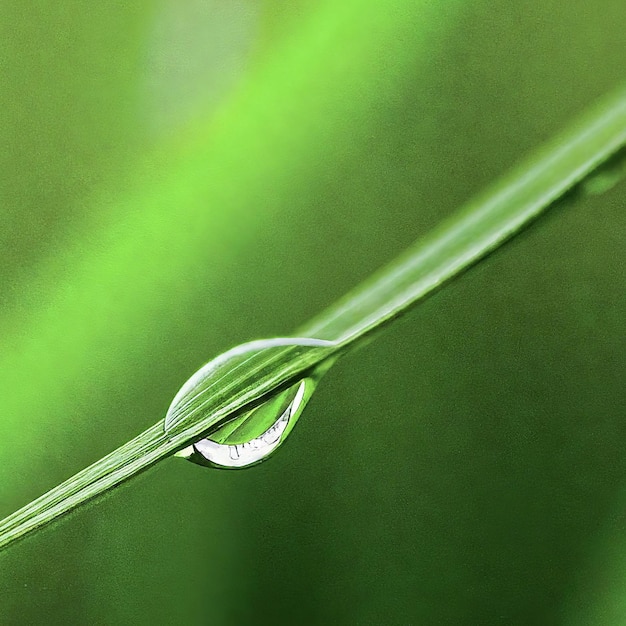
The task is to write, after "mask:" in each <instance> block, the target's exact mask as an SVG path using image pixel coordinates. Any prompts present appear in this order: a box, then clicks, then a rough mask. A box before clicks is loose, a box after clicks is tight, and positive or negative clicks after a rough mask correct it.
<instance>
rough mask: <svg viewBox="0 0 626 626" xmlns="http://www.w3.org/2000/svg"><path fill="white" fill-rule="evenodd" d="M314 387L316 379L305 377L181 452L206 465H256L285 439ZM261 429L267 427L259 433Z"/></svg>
mask: <svg viewBox="0 0 626 626" xmlns="http://www.w3.org/2000/svg"><path fill="white" fill-rule="evenodd" d="M315 386H316V381H315V380H313V379H312V378H305V379H303V380H301V381H300V382H298V383H297V384H295V385H293V386H291V387H289V389H287V390H286V391H283V392H282V393H279V394H278V395H276V396H274V397H273V398H272V399H271V400H268V401H267V402H266V403H265V404H262V405H261V406H258V407H256V408H254V409H252V410H251V411H248V412H246V413H244V414H243V415H241V416H239V417H238V418H237V419H235V420H233V421H232V422H228V423H227V424H225V425H224V426H222V427H221V428H220V429H218V430H217V431H215V432H213V433H211V435H210V436H209V437H207V438H205V439H201V440H200V441H198V442H196V443H194V444H193V445H191V446H189V447H187V448H185V449H184V450H182V451H181V452H179V453H178V454H179V455H180V456H183V457H184V458H186V459H188V460H189V461H192V462H194V463H198V464H199V465H205V466H207V467H218V468H226V469H235V468H243V467H250V466H251V465H256V464H257V463H260V462H261V461H263V460H265V459H266V458H267V457H268V456H269V455H270V454H272V453H273V452H274V451H275V450H276V449H277V448H278V447H279V446H280V445H281V444H282V443H283V442H284V441H285V439H286V438H287V436H288V435H289V433H290V432H291V430H292V429H293V427H294V426H295V424H296V421H297V420H298V418H299V417H300V414H301V413H302V411H303V409H304V407H305V405H306V403H307V401H308V399H309V397H310V396H311V394H312V393H313V391H314V390H315ZM277 416H278V417H277ZM268 424H269V426H268ZM261 428H264V429H265V430H263V431H262V432H260V433H258V434H257V432H258V430H259V429H261Z"/></svg>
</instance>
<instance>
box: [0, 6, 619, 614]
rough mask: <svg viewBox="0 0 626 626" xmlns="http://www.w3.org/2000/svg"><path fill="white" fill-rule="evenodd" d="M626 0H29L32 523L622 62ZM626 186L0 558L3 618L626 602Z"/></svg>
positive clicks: (21, 218)
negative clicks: (219, 439) (230, 359)
mask: <svg viewBox="0 0 626 626" xmlns="http://www.w3.org/2000/svg"><path fill="white" fill-rule="evenodd" d="M625 18H626V7H624V3H623V2H622V1H621V0H620V1H618V0H611V1H603V2H600V3H594V4H593V5H592V6H590V5H589V3H586V2H582V0H574V1H572V2H568V3H562V2H557V1H556V0H550V1H548V2H539V1H537V0H533V1H531V2H529V3H518V4H514V3H498V2H494V1H492V0H479V1H478V2H474V3H462V2H458V1H452V0H446V1H443V0H442V1H441V2H437V3H433V2H428V1H426V0H423V1H418V2H415V1H409V0H391V1H390V2H386V3H378V2H373V1H369V0H367V1H365V2H363V1H361V2H356V0H340V1H331V0H325V1H321V0H318V1H316V2H313V1H310V0H309V1H304V0H300V1H298V2H284V1H282V0H281V1H276V0H265V1H264V2H253V1H251V0H231V1H230V2H226V0H211V1H207V2H200V1H198V0H177V1H174V0H162V1H158V2H157V1H154V0H151V1H149V0H142V2H134V3H121V2H110V3H108V2H105V3H80V2H76V1H70V2H61V3H44V2H36V3H23V2H18V1H17V0H7V1H5V2H3V3H2V7H0V55H1V57H0V58H1V63H0V68H1V69H0V71H1V74H0V75H1V77H2V82H1V83H0V84H1V85H2V88H1V90H0V141H1V145H2V151H1V153H0V154H1V160H0V163H1V170H0V246H1V248H0V250H1V255H0V259H1V264H0V280H1V281H2V282H1V286H2V291H1V292H0V293H1V294H2V300H1V303H2V304H1V308H0V348H1V349H2V351H1V352H0V481H1V488H0V517H2V516H3V515H5V514H8V513H10V512H11V511H12V510H14V509H15V508H17V507H18V506H20V505H22V504H24V503H25V502H27V501H29V500H30V499H32V498H33V497H35V496H37V495H39V494H40V493H42V492H43V491H45V490H46V489H48V488H49V487H51V486H53V485H54V484H56V483H58V482H60V481H61V480H62V479H64V478H66V477H68V476H69V475H70V474H72V473H74V472H75V471H77V470H79V469H81V468H82V467H84V466H85V465H87V464H88V463H89V462H91V461H93V460H95V459H97V458H99V457H101V456H102V455H103V454H105V453H106V452H108V451H110V450H111V449H113V448H114V447H115V446H117V445H119V444H120V443H122V442H124V441H126V440H127V439H129V438H130V437H131V436H133V435H134V434H136V433H138V432H140V431H141V430H142V429H143V428H145V427H146V426H147V425H149V424H151V423H153V422H154V421H155V420H156V419H158V418H159V417H162V416H163V414H164V412H165V410H166V408H167V406H168V404H169V402H170V400H171V398H172V397H173V395H174V394H175V392H176V391H177V389H178V387H179V386H180V384H181V383H182V382H183V381H184V380H185V379H186V378H187V377H188V375H189V374H191V373H192V372H193V371H194V370H195V369H197V367H198V366H199V365H200V364H201V363H203V362H205V361H207V360H208V359H209V358H211V357H212V356H214V355H216V354H217V353H219V352H220V351H222V350H224V349H226V348H228V347H230V346H232V345H235V344H238V343H242V342H243V341H246V340H249V339H253V338H257V337H263V336H272V335H285V334H288V333H289V332H291V331H292V330H293V329H294V328H296V327H298V326H299V325H301V324H302V323H303V322H305V321H306V320H307V319H309V318H310V317H312V316H313V315H314V314H315V313H317V312H319V311H320V310H321V309H323V308H324V307H325V306H327V305H328V304H330V303H331V302H333V301H334V300H335V298H337V297H338V296H340V295H342V294H343V293H344V292H346V291H348V290H349V289H350V288H351V287H353V286H354V285H355V284H357V283H358V282H360V281H361V280H362V279H364V278H366V277H367V276H368V275H369V274H370V273H371V272H372V271H373V270H375V269H377V268H378V267H380V266H381V265H382V264H383V263H385V262H386V261H388V260H390V259H391V258H393V257H394V256H396V255H397V254H398V253H399V252H400V251H402V250H403V249H404V248H406V247H407V246H408V245H409V244H410V243H412V241H414V240H415V239H417V238H418V237H419V236H420V235H422V234H424V233H425V232H427V231H428V230H429V229H430V228H432V227H433V226H434V225H435V224H436V223H438V222H439V221H440V220H441V219H442V218H444V217H445V216H446V215H448V214H449V213H450V212H451V211H452V210H453V209H454V208H456V206H458V205H459V204H460V203H461V202H463V201H464V200H466V199H467V198H468V197H470V196H471V195H473V194H474V193H475V192H476V191H478V190H480V189H481V188H482V187H484V186H485V185H486V184H487V183H489V182H490V181H491V180H493V179H494V178H495V177H496V176H497V175H498V174H500V173H501V172H503V171H504V170H505V169H507V167H508V166H510V165H511V164H512V163H514V162H515V161H516V160H518V159H519V158H520V157H521V156H522V155H523V154H525V153H527V152H528V151H529V150H531V149H532V148H533V147H535V146H536V145H538V144H539V143H541V142H542V141H543V140H544V139H546V138H547V137H549V136H551V135H552V134H553V133H554V132H555V131H556V130H557V129H559V128H560V127H562V126H563V125H564V124H565V123H566V122H567V121H568V120H569V119H570V118H571V116H573V115H574V114H576V113H578V112H579V111H581V110H583V109H584V108H585V107H586V106H587V105H588V104H589V103H590V102H592V101H593V100H594V99H595V98H596V97H597V96H599V95H601V94H603V93H604V92H606V91H608V90H609V89H611V88H612V87H613V86H615V85H616V84H617V83H619V82H621V81H622V80H623V59H624V58H625V57H626V39H625V38H624V35H623V30H624V29H623V24H624V20H625ZM624 193H625V192H624V187H623V185H621V186H620V185H617V186H615V187H614V188H613V189H611V190H609V191H608V192H607V193H605V194H603V195H600V196H589V197H583V198H579V199H578V200H577V202H575V203H571V204H568V205H567V206H564V207H563V209H562V210H558V211H556V212H554V213H552V214H551V215H550V216H549V217H548V218H547V219H543V220H542V221H541V222H540V223H539V224H537V225H536V226H535V227H534V228H533V229H531V230H530V231H529V232H528V233H527V234H525V235H524V236H522V237H521V238H519V239H517V240H515V241H514V242H513V243H511V244H510V245H508V246H507V247H506V248H505V249H503V250H502V251H500V252H499V253H497V254H495V255H493V256H492V257H491V258H490V259H489V260H488V261H486V262H485V263H483V264H481V265H480V266H479V267H478V268H476V269H475V270H473V271H472V272H471V273H469V274H468V275H467V276H465V277H464V278H463V279H462V280H461V281H457V282H456V283H455V284H453V285H451V286H450V287H449V288H447V289H445V290H443V291H442V292H440V293H439V294H438V295H437V296H436V297H435V298H433V299H432V300H430V301H428V302H427V303H425V304H424V305H423V306H421V307H420V308H419V309H418V310H416V311H415V312H414V313H413V314H412V315H411V316H410V317H409V318H408V319H407V320H406V321H404V322H402V323H399V324H397V325H396V327H395V328H393V329H390V331H388V332H387V333H386V334H384V335H382V336H381V337H380V339H379V340H378V341H376V342H374V343H372V344H371V345H370V346H368V347H367V348H366V349H363V350H360V351H359V352H358V353H355V354H354V355H351V356H350V357H349V358H346V359H345V360H344V361H341V362H340V363H339V364H338V365H337V366H336V367H335V369H333V371H332V373H330V374H329V375H328V376H327V377H326V378H325V379H324V381H323V383H322V384H321V385H320V387H319V389H318V391H317V392H316V394H315V397H314V398H313V399H312V401H311V403H310V405H309V406H308V407H307V409H306V412H305V413H304V415H303V417H302V418H301V420H300V422H299V424H298V427H297V429H296V430H295V431H294V433H293V434H292V435H291V438H290V441H289V442H288V443H287V444H286V445H285V446H284V449H282V450H281V451H280V452H279V453H278V454H277V455H276V457H275V458H273V459H272V460H270V461H268V462H267V463H266V464H264V465H261V466H259V467H257V468H254V469H251V470H249V471H244V472H232V473H220V472H217V471H209V470H204V469H202V468H198V467H195V466H192V465H191V464H187V463H184V462H183V461H181V460H179V459H170V460H167V461H165V462H164V463H162V464H161V465H160V466H159V467H158V468H157V469H155V470H154V471H152V472H151V473H149V474H147V475H146V476H145V477H144V478H143V479H139V480H137V481H134V482H133V483H131V484H130V485H129V486H127V487H125V488H123V489H121V490H119V491H118V492H116V493H115V495H114V497H110V498H106V499H104V501H102V502H100V503H98V504H97V505H95V506H92V507H90V508H88V509H87V510H82V511H80V512H78V513H77V514H76V515H75V516H73V517H71V518H70V519H69V520H66V521H65V522H63V523H61V524H59V525H57V526H55V527H54V528H52V529H50V530H47V531H44V532H41V533H39V534H37V535H35V536H33V537H31V538H29V539H28V540H26V541H24V542H23V543H22V544H20V545H18V546H15V547H14V548H13V549H12V550H10V551H8V552H6V553H2V554H0V623H2V624H5V623H6V624H171V623H189V624H218V625H221V624H224V625H229V624H250V623H255V624H294V623H298V624H329V623H333V624H357V623H358V624H406V623H418V624H421V623H424V624H448V623H449V624H468V625H469V624H477V623H479V624H491V623H493V624H502V623H507V624H557V623H563V624H584V623H598V624H610V625H612V624H616V623H621V622H623V621H625V620H626V606H625V604H624V602H623V599H622V598H623V596H624V585H626V582H625V581H624V579H625V577H624V563H625V562H626V547H625V545H624V541H623V538H622V536H621V535H622V532H621V531H622V524H621V523H620V520H621V518H622V517H623V494H624V487H625V484H626V460H624V455H623V454H622V448H623V445H622V442H623V438H624V437H626V410H625V409H626V392H625V391H624V385H623V372H624V370H625V368H626V349H625V348H626V345H625V344H626V337H625V336H624V333H623V326H624V324H623V320H624V319H625V317H626V296H625V295H624V290H623V288H622V286H623V284H624V279H625V278H626V276H625V274H626V269H625V268H626V263H624V261H625V258H624V251H623V249H624V246H623V237H621V236H620V233H623V232H626V214H625V213H624V210H623V209H624Z"/></svg>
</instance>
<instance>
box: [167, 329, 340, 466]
mask: <svg viewBox="0 0 626 626" xmlns="http://www.w3.org/2000/svg"><path fill="white" fill-rule="evenodd" d="M336 345H337V344H335V343H333V342H329V341H323V340H320V339H308V338H296V339H293V338H288V339H268V340H260V341H253V342H250V343H247V344H243V345H241V346H237V347H236V348H233V349H232V350H229V351H228V352H225V353H224V354H222V355H220V356H219V357H217V358H216V359H214V360H213V361H210V362H209V363H207V364H206V365H205V366H204V367H202V368H201V369H200V370H198V372H196V373H195V374H194V375H193V376H192V377H191V378H190V379H189V380H188V381H187V382H186V383H185V384H184V385H183V387H182V388H181V390H180V391H179V392H178V394H176V397H175V398H174V400H173V401H172V404H171V406H170V408H169V410H168V412H167V415H166V418H165V431H166V432H167V433H171V432H173V429H178V430H180V429H181V428H183V427H184V426H185V424H187V423H189V422H190V421H195V420H198V419H203V418H204V417H205V416H210V415H211V413H212V411H215V408H216V406H219V402H220V398H222V399H223V398H224V397H228V394H233V393H237V392H240V391H241V390H242V389H247V388H252V387H253V386H254V384H255V380H257V379H258V377H262V376H263V372H264V371H266V368H267V364H268V362H269V363H275V362H276V361H277V360H279V359H284V358H289V355H292V356H293V355H294V354H297V355H298V356H299V357H302V356H303V355H305V356H310V358H311V363H312V367H311V370H310V371H308V372H307V375H306V376H305V377H304V378H302V379H299V380H297V382H295V383H294V384H291V385H289V386H288V387H287V388H284V387H283V388H282V389H281V390H280V391H278V392H276V393H273V394H272V395H270V396H269V397H268V398H267V399H264V400H263V401H261V402H260V404H258V405H257V406H254V407H253V408H252V409H249V410H247V411H244V412H243V413H241V414H239V415H236V416H235V417H234V418H233V419H230V420H227V421H226V422H225V423H221V424H220V425H219V426H216V427H215V428H214V429H213V430H210V431H209V434H208V435H206V436H205V437H204V438H203V439H201V440H199V441H197V442H195V443H193V444H192V445H189V446H188V447H186V448H184V449H183V450H181V451H180V452H178V453H177V456H181V457H184V458H186V459H188V460H189V461H192V462H194V463H197V464H199V465H204V466H207V467H215V468H223V469H240V468H244V467H249V466H251V465H256V464H257V463H260V462H261V461H263V460H265V459H266V458H267V457H268V456H270V455H271V454H272V453H273V452H275V451H276V449H277V448H278V447H279V446H281V445H282V443H284V441H285V440H286V438H287V437H288V435H289V434H290V433H291V431H292V429H293V427H294V426H295V424H296V422H297V420H298V418H299V417H300V415H301V413H302V411H303V409H304V407H305V405H306V403H307V402H308V400H309V398H310V397H311V395H312V393H313V391H314V390H315V388H316V386H317V383H318V381H319V379H320V378H321V376H322V375H323V374H324V373H325V372H326V371H327V370H328V368H329V367H330V366H331V365H332V363H334V361H335V359H336V356H333V355H334V353H335V348H336ZM286 355H287V357H286ZM259 400H261V398H259ZM222 422H223V420H222Z"/></svg>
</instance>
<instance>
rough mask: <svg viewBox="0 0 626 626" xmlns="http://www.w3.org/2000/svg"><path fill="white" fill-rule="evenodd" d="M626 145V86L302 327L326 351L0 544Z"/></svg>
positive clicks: (357, 323)
mask: <svg viewBox="0 0 626 626" xmlns="http://www.w3.org/2000/svg"><path fill="white" fill-rule="evenodd" d="M625 145H626V89H621V90H619V91H618V92H616V93H615V94H613V95H612V96H611V97H609V98H607V99H606V100H604V101H603V102H601V103H600V104H599V105H598V106H597V107H595V108H594V109H593V110H592V111H591V112H590V113H588V114H587V115H585V116H584V117H583V118H582V119H580V120H579V121H578V122H577V123H575V124H574V125H573V126H571V127H570V129H569V130H568V131H567V132H565V133H563V134H562V135H560V136H559V137H557V138H556V139H555V140H554V141H552V142H550V143H549V144H548V145H546V146H545V147H544V148H543V149H542V150H541V151H540V152H539V153H538V154H536V155H534V156H533V157H532V158H530V159H528V160H527V161H526V162H525V163H523V164H522V165H520V166H519V167H517V168H516V169H514V170H513V171H512V172H510V173H509V174H508V175H506V176H505V177H503V178H502V179H501V180H500V181H499V182H498V183H497V184H496V185H494V186H493V187H492V188H490V189H489V190H487V192H486V193H485V194H483V195H482V196H480V197H478V198H477V199H475V200H474V201H472V202H470V203H469V204H467V205H466V206H465V207H463V208H462V209H461V210H460V211H459V212H458V213H456V214H455V215H453V216H452V217H451V218H449V219H448V220H447V221H446V222H445V223H443V224H442V225H441V226H439V227H438V228H437V229H435V230H434V231H433V232H431V233H430V234H429V235H428V236H427V237H425V238H424V239H422V240H421V241H419V242H418V243H417V244H416V245H415V246H414V247H413V248H411V249H410V250H408V251H407V252H406V253H404V254H403V255H402V256H400V257H399V258H398V259H397V260H395V261H394V262H393V263H391V264H390V265H389V266H388V267H386V268H384V269H383V270H381V271H379V272H378V273H377V274H375V275H374V276H372V277H371V278H370V279H369V280H368V281H366V282H365V283H364V284H363V285H361V286H360V287H359V288H357V289H356V290H354V291H353V292H351V293H349V294H348V295H347V296H345V297H344V298H342V299H341V300H340V301H339V302H337V303H336V304H335V305H334V306H332V307H330V308H329V309H327V310H326V311H325V312H323V313H322V314H321V315H320V316H318V317H317V318H315V319H313V320H312V321H311V322H309V323H308V324H306V325H304V326H303V327H302V328H300V329H299V331H298V332H297V333H296V334H297V336H307V337H316V338H319V339H326V340H329V341H332V342H334V347H330V348H329V349H328V350H325V351H320V352H319V353H314V354H313V356H312V355H311V353H306V354H301V353H300V352H299V351H298V349H297V347H293V346H291V347H286V348H285V350H284V351H283V352H279V353H274V354H273V355H272V357H271V358H268V359H267V361H265V362H261V363H257V364H256V366H255V370H254V371H253V372H247V373H246V374H247V375H246V376H245V377H242V378H241V379H239V380H234V381H233V383H232V384H230V385H229V386H228V388H227V389H221V390H220V392H219V393H218V394H217V396H216V399H215V401H214V402H212V403H211V407H210V408H211V410H210V411H209V412H208V415H207V414H206V413H205V414H203V415H202V416H200V417H199V418H198V419H196V420H195V421H193V420H191V421H190V423H186V422H184V423H183V424H181V427H180V428H179V429H177V430H175V431H173V432H168V433H167V435H166V434H165V433H164V429H163V420H161V421H159V422H157V423H156V424H155V425H154V426H152V427H151V428H149V429H148V430H146V431H145V432H143V433H142V434H140V435H139V436H137V437H136V438H135V439H133V440H131V441H129V442H128V443H126V444H124V445H123V446H121V447H120V448H118V449H117V450H115V451H114V452H112V453H111V454H109V455H108V456H106V457H104V458H102V459H100V460H99V461H97V462H96V463H94V464H93V465H91V466H90V467H88V468H87V469H85V470H83V471H82V472H79V473H78V474H76V475H75V476H73V477H72V478H70V479H68V480H67V481H65V482H64V483H62V484H61V485H59V486H57V487H55V488H54V489H52V490H50V491H49V492H48V493H46V494H45V495H43V496H41V497H40V498H38V499H37V500H34V501H33V502H31V503H30V504H27V505H26V506H25V507H23V508H22V509H20V510H19V511H17V512H15V513H14V514H13V515H10V516H9V517H7V518H6V519H4V520H3V521H1V522H0V549H1V548H3V547H6V546H7V545H9V544H11V543H13V542H15V541H16V540H18V539H20V538H22V537H24V536H25V535H27V534H28V533H30V532H32V531H34V530H37V529H39V528H42V527H43V526H44V525H46V524H47V523H49V522H51V521H53V520H56V519H59V518H60V517H62V516H63V515H65V514H66V513H68V512H70V511H71V510H73V509H75V508H76V507H78V506H79V505H81V504H83V503H85V502H88V501H90V500H92V499H93V498H95V497H96V496H98V495H99V494H102V493H104V492H105V491H107V490H109V489H112V488H113V487H115V486H117V485H119V484H120V483H122V482H124V481H125V480H127V479H129V478H131V477H132V476H135V475H137V474H138V473H140V472H142V471H143V470H145V469H147V468H148V467H150V466H152V465H154V464H155V463H157V462H158V461H160V460H161V459H163V458H165V457H167V456H169V455H171V454H172V453H174V452H176V451H177V450H180V449H182V448H184V447H186V446H188V445H189V444H191V443H193V442H195V441H197V440H198V439H199V438H201V437H202V436H203V435H205V434H206V433H207V432H209V431H210V430H211V429H214V428H215V427H217V426H219V425H221V424H223V423H225V422H226V421H228V420H229V419H232V418H233V417H234V416H235V415H238V414H240V413H241V411H243V410H246V409H247V408H249V407H251V406H253V405H255V404H258V403H259V402H262V401H263V399H264V398H267V396H268V395H270V394H272V393H273V392H275V391H276V389H279V388H284V387H285V385H287V384H289V383H290V382H292V381H294V380H296V379H297V378H298V377H301V376H302V375H303V374H304V373H306V372H307V371H310V370H311V369H313V368H315V367H318V366H320V364H321V363H322V362H323V361H328V360H329V359H332V358H334V357H335V356H337V354H338V353H339V352H340V351H343V350H345V349H348V348H350V347H352V346H354V345H356V343H358V341H359V340H360V339H362V338H363V337H365V336H367V335H369V334H370V333H372V332H373V331H374V330H376V329H379V328H381V327H382V326H383V325H384V324H386V323H388V322H389V321H391V320H393V319H395V318H396V317H398V316H399V315H400V314H401V313H403V312H405V311H407V310H408V309H409V308H410V307H411V306H412V305H414V304H416V303H417V302H419V301H421V300H423V299H424V298H425V297H427V296H428V295H430V294H431V293H433V292H434V291H435V290H436V289H438V288H439V287H441V286H442V285H443V284H444V283H446V282H447V281H449V280H451V279H453V278H454V277H456V276H458V275H459V274H460V273H461V272H463V271H464V270H465V269H467V268H468V267H469V266H471V265H472V264H474V263H476V262H477V261H478V260H480V259H481V258H483V257H484V256H485V255H487V254H488V253H490V252H491V251H493V250H494V249H495V248H497V247H498V246H500V245H501V244H502V243H504V242H505V241H506V240H507V239H509V238H510V237H512V236H513V235H514V234H516V233H517V232H519V231H520V230H521V229H522V228H523V227H524V226H526V225H527V224H528V223H530V222H531V221H532V220H533V219H534V218H536V217H537V216H538V215H539V214H540V213H541V212H543V211H544V210H546V209H547V208H549V207H550V206H551V205H552V204H554V203H555V201H556V200H558V199H559V198H560V197H561V196H563V194H565V193H566V192H567V191H569V190H570V189H572V188H573V187H574V186H576V185H577V184H579V183H582V182H583V181H585V179H588V178H589V177H590V176H593V175H594V173H596V172H597V171H598V169H599V168H600V166H601V165H603V164H604V163H605V162H606V161H607V160H608V159H610V158H611V157H612V156H613V155H615V154H616V153H617V152H618V151H619V150H620V149H622V148H623V147H624V146H625Z"/></svg>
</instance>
